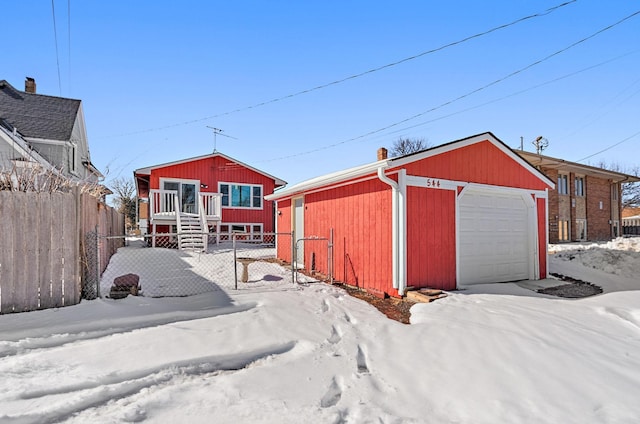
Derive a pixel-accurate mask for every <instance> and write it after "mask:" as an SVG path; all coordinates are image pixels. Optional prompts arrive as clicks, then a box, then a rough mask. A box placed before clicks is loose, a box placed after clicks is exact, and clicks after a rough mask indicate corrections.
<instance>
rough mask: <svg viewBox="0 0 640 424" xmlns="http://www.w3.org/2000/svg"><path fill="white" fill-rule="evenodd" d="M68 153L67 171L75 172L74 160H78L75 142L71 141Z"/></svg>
mask: <svg viewBox="0 0 640 424" xmlns="http://www.w3.org/2000/svg"><path fill="white" fill-rule="evenodd" d="M69 153H70V156H71V158H70V162H71V163H70V164H69V171H70V172H74V173H75V172H76V161H77V160H78V146H76V144H75V143H71V150H70V151H69Z"/></svg>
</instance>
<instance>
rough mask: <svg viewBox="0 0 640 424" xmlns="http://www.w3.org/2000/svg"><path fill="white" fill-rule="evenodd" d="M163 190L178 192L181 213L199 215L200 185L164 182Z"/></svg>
mask: <svg viewBox="0 0 640 424" xmlns="http://www.w3.org/2000/svg"><path fill="white" fill-rule="evenodd" d="M162 188H163V190H175V191H177V192H178V200H179V201H180V206H179V208H177V209H179V210H180V211H181V212H186V213H198V203H197V202H196V199H197V198H198V185H197V182H195V181H178V180H164V181H163V182H162Z"/></svg>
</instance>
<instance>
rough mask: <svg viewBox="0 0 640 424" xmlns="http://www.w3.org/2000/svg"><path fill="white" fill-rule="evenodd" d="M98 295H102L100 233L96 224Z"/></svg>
mask: <svg viewBox="0 0 640 424" xmlns="http://www.w3.org/2000/svg"><path fill="white" fill-rule="evenodd" d="M96 264H97V266H96V296H97V297H101V296H100V234H99V233H98V226H97V225H96Z"/></svg>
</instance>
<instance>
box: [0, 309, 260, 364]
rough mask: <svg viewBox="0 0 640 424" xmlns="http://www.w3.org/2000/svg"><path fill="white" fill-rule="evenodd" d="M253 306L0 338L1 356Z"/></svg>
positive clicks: (232, 312)
mask: <svg viewBox="0 0 640 424" xmlns="http://www.w3.org/2000/svg"><path fill="white" fill-rule="evenodd" d="M255 307H256V304H255V303H247V304H242V305H235V306H230V307H225V308H219V309H215V310H209V311H206V312H205V313H203V312H194V313H180V314H177V315H176V314H170V316H167V314H161V316H156V317H153V316H151V317H148V318H145V319H141V320H140V321H138V322H136V321H133V322H132V323H130V324H128V325H122V326H114V327H110V328H104V329H96V330H94V331H81V332H78V333H72V332H65V333H59V334H51V335H47V336H42V337H29V338H26V339H22V340H18V341H3V342H0V359H1V358H5V357H8V356H15V355H21V354H25V353H29V352H30V351H32V350H37V349H50V348H56V347H61V346H65V345H67V344H71V343H75V342H79V341H85V340H96V339H100V338H103V337H109V336H112V335H114V334H125V333H131V332H133V331H136V330H141V329H145V328H153V327H159V326H161V325H167V324H173V323H176V322H183V321H194V320H198V319H205V318H213V317H217V316H221V315H229V314H235V313H239V312H246V311H248V310H251V309H253V308H255Z"/></svg>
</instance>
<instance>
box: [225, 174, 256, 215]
mask: <svg viewBox="0 0 640 424" xmlns="http://www.w3.org/2000/svg"><path fill="white" fill-rule="evenodd" d="M223 185H226V186H229V193H227V196H228V197H229V205H227V206H224V205H223V204H222V199H223V197H224V194H223V193H222V186H223ZM234 185H235V186H247V187H249V188H250V189H251V195H250V198H251V206H232V205H231V186H234ZM254 187H260V196H259V197H260V207H255V206H253V197H254V196H253V188H254ZM218 193H220V194H221V195H222V197H221V198H220V205H221V207H222V209H243V210H253V211H261V210H264V197H265V196H264V186H263V185H262V184H250V183H232V182H227V181H218Z"/></svg>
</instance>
